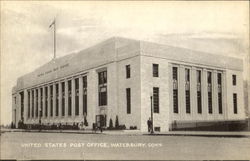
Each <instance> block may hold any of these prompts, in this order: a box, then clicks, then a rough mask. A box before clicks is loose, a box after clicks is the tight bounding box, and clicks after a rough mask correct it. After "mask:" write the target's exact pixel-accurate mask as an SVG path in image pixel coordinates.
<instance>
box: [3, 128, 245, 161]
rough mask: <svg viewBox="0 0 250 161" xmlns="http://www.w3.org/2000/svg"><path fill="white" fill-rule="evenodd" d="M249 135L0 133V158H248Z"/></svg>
mask: <svg viewBox="0 0 250 161" xmlns="http://www.w3.org/2000/svg"><path fill="white" fill-rule="evenodd" d="M249 151H250V138H249V137H248V138H232V137H199V136H150V135H109V134H70V133H38V132H32V133H31V132H5V133H1V159H113V160H116V159H119V160H120V159H126V160H132V159H141V160H152V159H154V160H160V159H167V160H171V159H178V160H187V159H188V160H194V159H198V160H200V159H203V160H204V159H205V160H207V159H227V160H236V159H250V153H249Z"/></svg>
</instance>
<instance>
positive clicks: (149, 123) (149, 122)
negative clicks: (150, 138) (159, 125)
mask: <svg viewBox="0 0 250 161" xmlns="http://www.w3.org/2000/svg"><path fill="white" fill-rule="evenodd" d="M147 124H148V132H150V131H151V128H152V121H151V118H148V121H147Z"/></svg>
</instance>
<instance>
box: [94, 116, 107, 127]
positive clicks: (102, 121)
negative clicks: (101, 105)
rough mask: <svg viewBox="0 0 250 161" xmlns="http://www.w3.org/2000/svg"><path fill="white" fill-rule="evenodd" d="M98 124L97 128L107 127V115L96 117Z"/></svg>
mask: <svg viewBox="0 0 250 161" xmlns="http://www.w3.org/2000/svg"><path fill="white" fill-rule="evenodd" d="M96 124H97V127H105V126H106V115H96Z"/></svg>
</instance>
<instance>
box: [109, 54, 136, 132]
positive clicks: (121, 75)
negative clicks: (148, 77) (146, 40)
mask: <svg viewBox="0 0 250 161" xmlns="http://www.w3.org/2000/svg"><path fill="white" fill-rule="evenodd" d="M126 65H130V78H126ZM117 78H118V82H117V90H118V97H116V98H117V101H118V115H119V121H120V122H119V123H120V124H125V126H126V127H127V128H130V126H136V127H137V129H141V126H140V123H141V112H140V111H141V100H140V96H141V92H140V91H141V86H140V80H141V78H140V57H139V56H135V57H132V58H128V59H124V60H121V61H119V62H117ZM126 88H130V91H131V113H130V114H128V113H127V99H126ZM114 121H115V118H114V119H113V122H114Z"/></svg>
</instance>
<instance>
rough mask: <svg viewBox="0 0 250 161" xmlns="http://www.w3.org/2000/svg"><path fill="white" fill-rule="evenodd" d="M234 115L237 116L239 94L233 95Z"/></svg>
mask: <svg viewBox="0 0 250 161" xmlns="http://www.w3.org/2000/svg"><path fill="white" fill-rule="evenodd" d="M233 104H234V114H237V112H238V111H237V94H236V93H234V94H233Z"/></svg>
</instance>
